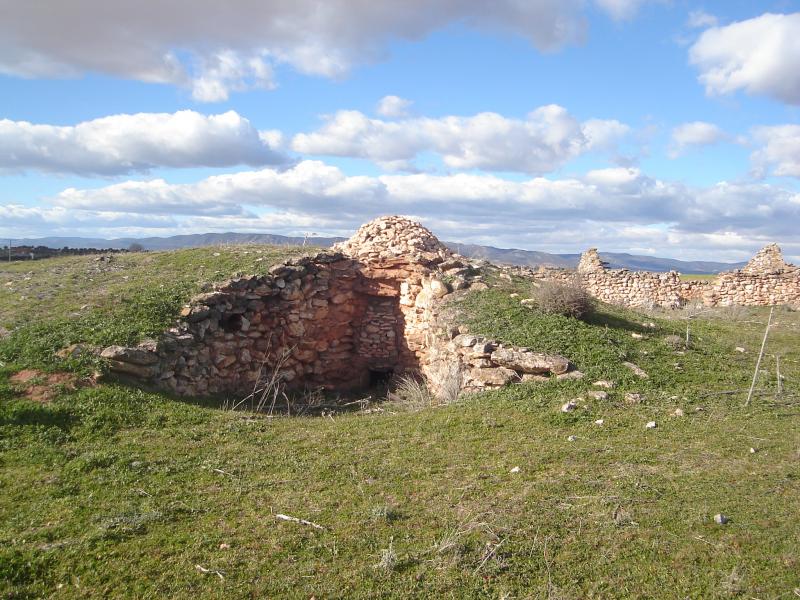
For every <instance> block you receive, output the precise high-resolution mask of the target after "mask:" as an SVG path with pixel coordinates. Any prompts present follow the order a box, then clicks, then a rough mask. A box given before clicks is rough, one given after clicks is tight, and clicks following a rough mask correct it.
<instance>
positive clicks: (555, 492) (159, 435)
mask: <svg viewBox="0 0 800 600" xmlns="http://www.w3.org/2000/svg"><path fill="white" fill-rule="evenodd" d="M300 252H302V249H292V250H287V249H286V248H275V247H264V246H260V247H256V246H253V247H247V248H243V247H235V248H230V249H224V248H223V249H220V248H204V249H196V250H182V251H177V252H159V253H146V254H131V255H126V256H124V257H115V259H114V260H113V261H112V262H110V263H107V264H106V263H100V262H97V261H95V260H94V257H69V258H64V259H57V260H43V261H38V262H35V263H26V264H25V265H24V266H23V265H21V264H12V265H11V266H7V265H0V326H4V327H6V328H7V329H10V330H13V332H12V334H11V335H10V336H6V337H5V338H2V339H0V596H2V597H8V598H17V597H19V598H26V597H30V598H34V597H64V598H107V597H130V598H142V597H152V598H167V597H169V598H244V597H257V598H282V597H290V598H310V597H315V598H368V597H369V598H408V597H426V598H664V597H668V598H730V597H741V598H764V599H766V598H785V599H788V598H791V597H796V596H797V595H798V594H800V590H799V589H800V552H798V539H800V467H799V465H800V403H799V400H798V396H799V395H800V383H799V382H800V343H798V342H800V313H798V312H791V311H789V310H785V309H778V310H777V311H776V314H775V317H774V320H775V327H774V329H773V331H772V332H771V334H770V339H769V344H768V346H767V352H766V355H765V359H764V361H763V364H762V374H761V377H760V380H759V384H758V390H759V395H757V396H756V398H755V400H754V402H753V404H752V405H751V406H750V407H744V406H743V403H744V399H745V395H746V394H745V392H743V390H746V389H747V387H748V386H749V384H750V379H751V377H752V373H753V368H754V365H755V361H756V355H757V353H758V348H759V346H760V343H761V337H762V335H763V331H764V326H765V323H766V317H767V311H766V310H765V309H735V310H724V309H718V310H711V311H708V312H704V313H703V314H702V315H700V316H697V317H695V318H693V319H692V320H691V322H690V327H691V330H690V334H691V345H690V347H689V348H682V347H681V345H680V343H679V342H676V341H675V340H672V344H670V343H667V342H666V341H665V337H666V336H668V335H678V336H680V338H681V339H683V338H684V337H685V333H686V323H687V320H686V319H685V318H684V317H685V315H684V314H683V313H681V312H680V311H660V312H658V313H653V314H641V313H638V312H635V311H629V310H622V309H617V308H612V307H608V306H601V307H600V308H599V310H598V312H597V314H596V315H595V316H593V317H592V318H591V319H590V320H589V321H588V322H581V321H576V320H573V319H569V318H565V317H558V316H548V315H544V314H541V313H539V312H537V311H535V310H531V309H528V308H524V307H522V306H520V304H519V299H518V298H513V297H511V295H510V293H511V292H512V291H514V292H517V293H522V294H523V295H524V293H525V290H526V284H525V283H524V282H521V281H519V280H518V281H516V282H514V283H513V287H512V284H508V285H509V288H508V289H499V290H496V289H495V290H488V291H483V292H475V293H471V294H469V295H467V296H466V298H465V299H464V300H463V301H462V302H461V303H460V304H459V305H458V306H457V310H458V311H459V312H460V313H461V315H462V318H463V319H464V320H465V321H467V322H469V323H470V326H471V327H472V330H473V331H475V332H478V333H481V332H483V333H487V334H493V335H495V336H497V337H500V338H502V339H504V340H506V341H508V342H511V343H514V344H518V345H524V346H528V347H530V348H535V349H539V350H545V351H553V352H560V353H563V354H565V355H566V356H568V357H569V358H571V359H572V360H573V362H574V363H575V364H576V365H577V366H578V368H579V369H580V370H581V371H583V372H584V373H586V375H587V376H586V378H585V379H583V380H579V381H562V382H557V381H552V382H548V383H543V384H542V383H538V384H524V385H516V386H513V387H509V388H506V389H503V390H500V391H495V392H491V393H485V394H476V395H470V396H466V397H464V398H463V399H462V400H461V401H460V402H458V403H456V404H452V405H449V406H443V407H438V408H429V409H424V410H416V411H414V410H410V409H408V408H407V407H404V406H402V405H399V404H394V403H392V402H380V401H379V400H380V399H379V398H377V397H373V398H372V399H371V401H370V402H368V403H367V405H366V406H367V408H368V410H365V411H357V412H342V411H334V412H332V413H330V414H327V413H326V416H324V417H319V416H316V417H310V416H307V417H295V416H291V417H289V416H285V415H273V416H267V415H263V414H252V413H246V412H230V411H225V410H222V409H221V407H222V406H223V403H224V401H225V398H214V399H205V400H188V399H177V398H172V397H169V396H167V395H163V394H155V393H146V392H142V391H139V390H136V389H132V388H130V387H126V386H123V385H118V384H111V383H103V384H100V385H97V386H95V387H84V388H81V389H77V390H70V389H68V386H63V387H57V386H56V388H55V394H54V395H53V396H52V401H50V402H36V401H33V400H30V399H27V398H25V397H23V394H22V392H23V389H24V386H21V385H20V384H18V383H13V382H12V381H11V377H12V375H13V374H15V373H17V372H18V371H20V370H21V369H23V368H37V369H40V370H41V371H42V373H41V374H40V375H38V377H39V381H40V382H41V381H42V380H44V379H45V378H46V377H47V373H50V372H52V371H56V370H59V371H66V372H69V373H77V374H78V375H80V376H83V375H85V374H88V373H90V372H91V371H92V370H93V369H95V368H98V367H101V366H102V365H100V364H98V363H97V362H96V361H95V359H91V358H78V359H75V360H63V361H62V360H60V359H55V358H54V357H53V353H54V352H55V351H56V350H59V349H60V348H62V347H64V346H66V345H68V344H71V343H76V342H84V343H89V344H110V343H129V342H132V341H135V340H137V339H139V338H140V337H142V336H147V335H153V334H155V333H157V332H158V331H160V330H161V329H163V328H164V327H165V326H167V325H168V324H169V323H170V322H172V320H173V319H174V317H175V315H177V313H178V311H179V309H180V306H181V304H182V303H183V302H184V301H185V300H186V299H188V298H189V297H190V296H191V295H192V294H193V293H195V292H196V291H198V290H199V289H200V288H201V286H202V284H203V283H207V282H213V281H219V280H223V279H225V278H227V277H229V276H230V275H232V274H233V273H236V272H244V273H251V272H264V271H265V270H266V269H267V268H268V266H269V264H270V263H272V262H275V261H278V260H281V259H282V258H284V257H285V256H286V255H287V253H288V254H297V253H300ZM215 254H217V256H215ZM691 277H695V276H691ZM708 277H711V276H708ZM8 282H11V283H10V284H8ZM650 323H652V324H653V326H650V325H649V324H650ZM634 333H636V334H639V335H642V336H643V338H642V339H637V338H634V337H633V336H632V334H634ZM737 347H740V348H743V349H744V352H740V351H737V350H736V348H737ZM778 356H779V357H780V369H781V372H782V374H783V376H784V380H783V382H782V386H783V395H782V396H778V395H777V394H776V392H777V388H778V381H777V378H776V357H778ZM626 360H627V361H631V362H634V363H635V364H637V365H639V366H640V367H641V368H642V369H644V370H645V371H646V372H647V373H648V374H649V378H648V379H645V380H642V379H638V378H637V377H635V376H634V375H633V374H632V372H631V371H630V370H628V369H627V368H626V367H624V366H623V365H622V362H623V361H626ZM597 379H607V380H611V381H614V382H615V383H616V387H615V388H614V389H613V390H609V392H610V397H609V399H607V400H594V399H590V398H589V396H588V394H587V392H588V391H590V390H591V389H592V385H591V384H592V382H593V381H595V380H597ZM629 392H636V393H639V394H641V396H642V397H643V401H642V402H641V403H638V404H630V403H627V402H626V401H625V394H626V393H629ZM729 392H733V393H729ZM373 395H374V394H373ZM573 398H582V400H581V401H580V402H579V404H580V408H579V409H578V410H576V411H574V412H570V413H562V412H561V411H560V410H559V407H560V406H561V405H562V404H563V403H564V402H566V401H567V400H570V399H573ZM676 408H680V409H681V410H683V412H684V415H685V416H682V417H676V416H673V414H674V411H675V409H676ZM598 419H602V420H603V424H602V425H597V424H595V421H597V420H598ZM648 421H655V422H656V424H657V427H656V428H655V429H646V428H645V424H646V423H647V422H648ZM569 436H575V440H574V441H569V440H568V437H569ZM751 448H752V449H753V450H755V452H751ZM516 467H519V470H518V471H517V472H512V469H514V468H516ZM278 513H282V514H286V515H290V516H295V517H298V518H301V519H305V520H307V521H310V522H313V523H315V524H318V525H319V526H320V527H322V529H317V528H315V527H313V526H310V525H304V524H299V523H296V522H290V521H284V520H280V519H278V518H276V515H277V514H278ZM717 513H724V514H725V515H728V516H729V517H730V519H731V520H730V522H729V523H728V524H727V525H724V526H721V525H717V524H715V523H714V520H713V517H714V515H715V514H717Z"/></svg>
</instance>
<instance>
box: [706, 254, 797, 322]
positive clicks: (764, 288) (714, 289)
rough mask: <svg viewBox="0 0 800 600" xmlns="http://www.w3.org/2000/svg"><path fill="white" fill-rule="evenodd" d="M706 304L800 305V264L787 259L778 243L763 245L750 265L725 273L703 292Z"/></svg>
mask: <svg viewBox="0 0 800 600" xmlns="http://www.w3.org/2000/svg"><path fill="white" fill-rule="evenodd" d="M703 303H704V304H705V305H706V306H769V305H781V304H785V305H789V306H795V307H800V268H798V267H796V266H794V265H790V264H788V263H786V262H785V261H784V260H783V254H782V252H781V249H780V248H779V247H778V246H777V244H770V245H769V246H765V247H764V248H762V249H761V250H760V251H759V252H758V254H756V255H755V256H754V257H753V258H752V260H750V262H749V263H747V265H746V266H745V267H744V268H743V269H741V270H737V271H729V272H727V273H722V274H720V276H719V277H718V278H717V280H716V282H715V283H714V285H713V286H710V287H709V289H708V290H707V291H706V292H705V293H704V294H703Z"/></svg>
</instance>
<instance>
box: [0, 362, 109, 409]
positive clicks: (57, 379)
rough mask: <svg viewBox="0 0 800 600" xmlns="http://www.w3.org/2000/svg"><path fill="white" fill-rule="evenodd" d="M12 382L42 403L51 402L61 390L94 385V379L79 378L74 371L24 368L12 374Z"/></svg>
mask: <svg viewBox="0 0 800 600" xmlns="http://www.w3.org/2000/svg"><path fill="white" fill-rule="evenodd" d="M11 383H13V384H14V387H15V388H17V389H18V390H19V391H20V392H21V393H22V395H24V396H25V397H26V398H28V399H29V400H33V401H34V402H41V403H42V404H47V403H48V402H51V401H52V400H53V398H55V397H56V395H57V394H58V393H59V392H63V391H65V390H67V391H73V390H76V389H77V388H79V387H84V386H87V385H94V381H92V380H90V379H78V378H77V377H76V376H75V375H73V374H72V373H43V372H42V371H39V370H37V369H23V370H22V371H20V372H18V373H15V374H14V375H12V376H11Z"/></svg>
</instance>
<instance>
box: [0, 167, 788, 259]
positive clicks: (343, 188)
mask: <svg viewBox="0 0 800 600" xmlns="http://www.w3.org/2000/svg"><path fill="white" fill-rule="evenodd" d="M35 210H36V211H40V212H43V213H48V211H55V212H56V213H57V214H59V215H62V218H65V217H63V215H72V217H71V218H74V215H78V214H83V215H85V219H84V220H85V221H86V222H88V221H89V220H90V219H91V218H92V215H94V214H105V215H109V214H114V213H119V214H120V215H123V216H120V217H119V224H118V225H117V226H118V227H125V226H126V225H125V223H126V222H127V223H129V226H136V225H135V224H136V223H138V222H139V219H140V218H142V219H144V218H147V219H155V220H159V219H161V220H164V222H169V221H168V220H174V221H175V222H176V223H177V224H176V225H174V227H173V229H175V231H176V232H184V231H188V230H190V229H191V230H192V231H223V230H240V231H241V230H248V231H266V232H275V233H297V232H301V231H315V232H317V233H320V234H323V233H324V234H332V235H341V234H347V233H349V232H350V231H352V230H353V229H355V228H356V227H358V225H360V224H361V223H363V222H365V221H367V220H369V219H371V218H373V217H376V216H378V215H382V214H406V215H413V216H416V217H418V218H420V219H422V220H424V221H425V222H426V223H431V224H435V225H436V228H437V232H438V233H439V234H440V235H441V236H442V237H443V238H444V239H453V240H461V241H464V242H469V241H473V242H477V243H487V244H491V245H494V246H505V247H523V248H525V247H527V248H538V249H550V250H559V251H569V250H573V251H575V250H578V249H581V248H585V247H586V246H589V245H600V246H601V247H605V248H606V249H607V250H612V249H618V250H619V249H623V250H624V249H626V248H627V249H630V248H659V249H661V252H663V253H667V254H673V253H674V252H677V250H675V251H673V249H672V247H671V245H672V244H675V245H676V246H675V247H676V248H677V247H679V248H680V251H681V252H683V253H684V254H683V255H684V256H685V257H687V256H689V255H691V254H692V253H694V256H695V257H696V258H700V257H702V256H703V254H702V249H704V248H706V249H707V248H711V247H717V246H718V244H717V242H713V241H712V240H723V239H724V240H728V241H730V240H731V239H732V237H731V236H738V238H737V239H739V240H740V241H741V240H745V241H744V242H741V243H740V244H739V246H738V248H737V247H736V246H735V245H734V244H730V246H729V247H726V248H724V251H725V252H727V253H735V252H737V251H738V252H745V253H746V252H750V248H751V246H752V247H755V246H758V245H763V243H765V242H767V241H778V242H780V243H782V244H784V245H787V248H791V247H794V248H797V250H798V251H800V240H798V237H797V228H796V223H797V222H798V221H799V220H800V194H798V193H796V192H791V191H788V190H785V189H782V188H780V187H776V186H772V185H767V184H735V183H720V184H717V185H714V186H710V187H707V188H695V187H690V186H686V185H683V184H680V183H676V182H670V181H663V180H658V179H654V178H652V177H648V176H646V175H644V174H642V173H641V172H640V171H638V170H636V169H625V168H611V169H602V170H597V171H590V172H589V173H587V174H586V175H585V176H583V177H576V178H567V179H559V180H551V179H545V178H542V177H535V178H530V179H527V180H524V181H511V180H507V179H503V178H500V177H497V176H493V175H476V174H467V173H461V174H456V175H430V174H413V175H383V176H380V177H366V176H347V175H345V174H344V173H342V172H341V171H340V170H339V169H338V168H336V167H332V166H329V165H325V164H324V163H321V162H318V161H304V162H301V163H299V164H297V165H295V166H294V167H292V168H290V169H286V170H282V171H281V170H276V169H262V170H258V171H244V172H239V173H233V174H227V175H218V176H214V177H209V178H206V179H203V180H200V181H198V182H196V183H190V184H170V183H167V182H165V181H163V180H155V181H149V182H137V181H130V182H125V183H123V184H115V185H109V186H105V187H101V188H97V189H80V190H79V189H69V190H65V191H64V192H62V193H60V194H58V195H57V196H56V197H54V198H52V199H51V201H50V207H47V208H37V209H35ZM124 215H127V217H125V216H124ZM0 216H3V213H0ZM126 219H127V221H126ZM0 222H2V223H3V226H2V227H0V235H13V236H14V237H21V234H20V233H18V230H19V227H18V226H15V225H14V223H15V221H13V220H11V221H9V219H8V217H7V216H6V217H5V218H2V219H0ZM130 224H133V225H130ZM161 226H162V223H161V222H160V221H157V222H156V224H154V225H153V226H152V227H153V228H156V227H161ZM30 227H31V228H34V226H33V225H31V226H30ZM84 227H88V225H86V224H84ZM98 227H100V225H98ZM4 228H7V229H4ZM35 228H37V229H38V230H39V231H42V232H43V233H44V232H48V233H51V232H52V231H53V229H54V228H56V226H55V225H53V224H48V223H47V222H42V223H40V224H39V225H35ZM103 228H105V229H106V230H107V229H108V228H109V226H108V225H103ZM12 231H13V233H12ZM715 244H717V245H715ZM706 257H708V255H707V254H706Z"/></svg>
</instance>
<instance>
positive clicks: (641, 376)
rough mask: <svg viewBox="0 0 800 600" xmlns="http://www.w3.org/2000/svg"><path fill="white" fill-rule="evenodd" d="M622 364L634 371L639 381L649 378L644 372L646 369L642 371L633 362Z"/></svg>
mask: <svg viewBox="0 0 800 600" xmlns="http://www.w3.org/2000/svg"><path fill="white" fill-rule="evenodd" d="M622 364H623V365H625V366H626V367H628V368H629V369H630V370H631V371H633V374H634V375H636V376H637V377H638V378H639V379H647V378H648V377H649V376H648V375H647V373H645V372H644V369H642V368H641V367H639V366H638V365H635V364H633V363H632V362H627V361H626V362H623V363H622Z"/></svg>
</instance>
